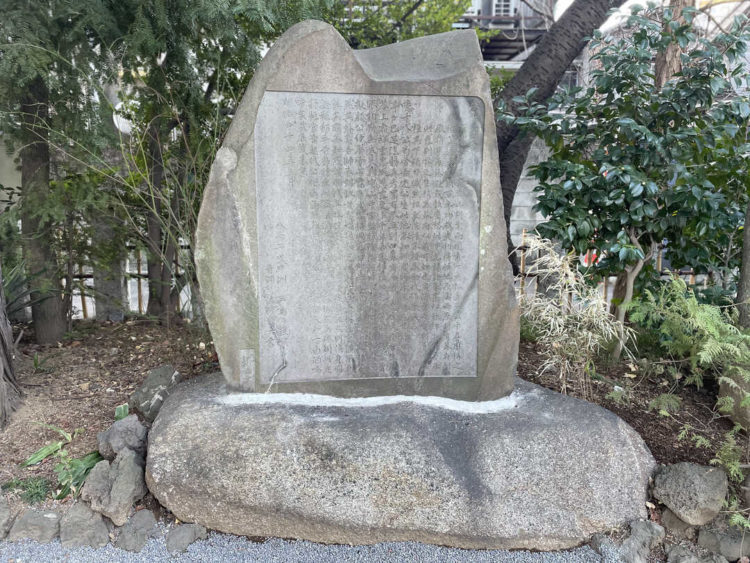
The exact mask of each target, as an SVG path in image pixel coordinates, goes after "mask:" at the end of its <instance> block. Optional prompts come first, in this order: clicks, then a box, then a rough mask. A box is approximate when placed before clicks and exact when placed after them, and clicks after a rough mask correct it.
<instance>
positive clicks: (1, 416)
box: [0, 267, 21, 430]
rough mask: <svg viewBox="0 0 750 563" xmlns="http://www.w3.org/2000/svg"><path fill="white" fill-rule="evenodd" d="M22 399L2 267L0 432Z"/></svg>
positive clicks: (0, 277) (0, 276)
mask: <svg viewBox="0 0 750 563" xmlns="http://www.w3.org/2000/svg"><path fill="white" fill-rule="evenodd" d="M20 399H21V389H20V388H19V387H18V383H17V381H16V374H15V371H14V370H13V332H12V331H11V328H10V323H9V322H8V317H7V316H6V314H5V292H4V291H3V272H2V268H1V267H0V430H1V429H2V428H4V427H5V425H6V424H7V423H8V419H9V418H10V414H11V413H12V412H13V411H14V410H15V408H16V407H17V406H18V402H19V400H20Z"/></svg>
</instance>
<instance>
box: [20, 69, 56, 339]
mask: <svg viewBox="0 0 750 563" xmlns="http://www.w3.org/2000/svg"><path fill="white" fill-rule="evenodd" d="M48 99H49V95H48V91H47V85H46V84H45V82H44V80H43V79H42V78H41V77H39V76H38V77H36V78H35V79H34V80H33V81H32V82H31V83H30V84H29V86H28V88H27V90H26V95H25V96H24V99H23V100H22V102H21V114H22V123H23V128H24V141H25V144H24V147H23V148H22V149H21V193H22V196H23V202H22V205H21V232H22V235H23V241H24V251H25V257H26V268H27V272H28V274H29V276H30V277H33V281H32V284H33V285H34V286H35V289H34V291H33V292H32V293H31V301H32V302H33V303H34V304H33V305H32V306H31V315H32V319H33V321H34V333H35V335H36V341H37V342H38V343H40V344H49V343H53V342H57V341H59V340H61V339H62V337H63V335H64V334H65V311H64V308H63V301H62V299H61V287H60V278H59V276H58V271H57V259H56V256H55V253H54V251H53V249H52V230H51V228H50V225H49V224H44V223H42V221H40V220H39V216H38V213H39V207H40V206H42V205H43V204H44V202H45V200H46V199H47V197H48V195H49V189H50V188H49V180H50V168H49V164H50V153H49V144H48V141H47V129H46V128H47V123H46V121H47V116H48V106H47V105H48Z"/></svg>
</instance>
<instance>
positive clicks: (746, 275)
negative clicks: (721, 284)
mask: <svg viewBox="0 0 750 563" xmlns="http://www.w3.org/2000/svg"><path fill="white" fill-rule="evenodd" d="M737 309H739V312H740V319H739V323H740V326H741V327H742V328H750V203H748V204H747V211H745V228H744V230H743V232H742V267H741V268H740V279H739V280H738V282H737Z"/></svg>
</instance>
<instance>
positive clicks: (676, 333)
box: [629, 278, 750, 387]
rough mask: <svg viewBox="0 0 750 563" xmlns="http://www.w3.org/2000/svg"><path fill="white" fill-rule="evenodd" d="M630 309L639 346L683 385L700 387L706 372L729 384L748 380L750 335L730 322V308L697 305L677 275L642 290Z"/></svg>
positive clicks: (706, 304) (693, 295)
mask: <svg viewBox="0 0 750 563" xmlns="http://www.w3.org/2000/svg"><path fill="white" fill-rule="evenodd" d="M629 312H630V320H631V321H632V322H633V323H635V324H636V325H637V334H638V344H639V349H640V350H641V351H644V350H647V351H649V352H650V353H651V354H653V355H656V356H658V357H659V358H661V359H663V360H665V362H664V363H668V364H671V367H673V368H675V369H676V370H677V372H678V373H679V375H683V376H685V383H688V384H694V385H696V386H698V387H701V386H702V385H703V379H704V377H705V376H709V377H715V378H717V379H718V381H720V382H723V383H728V384H729V385H733V386H736V382H734V381H733V380H732V378H737V377H739V378H742V379H743V380H745V381H750V370H749V368H750V335H748V334H745V333H743V332H742V331H741V330H740V329H738V328H737V327H736V326H735V325H734V324H733V318H732V313H733V309H732V308H730V307H719V306H716V305H711V304H708V303H701V302H700V301H698V299H697V298H696V296H695V293H694V292H693V291H692V290H691V289H689V288H688V287H687V285H686V284H685V282H684V281H683V280H681V279H680V278H673V279H671V280H670V281H668V282H666V283H663V284H662V285H661V287H660V288H659V289H658V291H657V292H654V291H651V290H645V291H644V292H643V295H642V297H640V298H639V299H635V300H634V301H633V303H632V305H631V306H630V307H629ZM677 372H675V371H674V370H673V373H677ZM678 378H679V376H678Z"/></svg>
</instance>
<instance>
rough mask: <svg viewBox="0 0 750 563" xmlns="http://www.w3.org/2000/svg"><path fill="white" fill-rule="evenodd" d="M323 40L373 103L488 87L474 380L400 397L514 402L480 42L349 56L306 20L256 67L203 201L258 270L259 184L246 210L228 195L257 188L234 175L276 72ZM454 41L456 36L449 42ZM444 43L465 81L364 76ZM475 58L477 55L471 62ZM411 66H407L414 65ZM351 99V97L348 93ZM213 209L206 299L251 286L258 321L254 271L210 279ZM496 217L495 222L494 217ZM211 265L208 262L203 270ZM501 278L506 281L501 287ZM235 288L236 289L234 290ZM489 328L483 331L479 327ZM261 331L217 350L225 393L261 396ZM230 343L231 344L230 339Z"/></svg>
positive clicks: (459, 37) (512, 348)
mask: <svg viewBox="0 0 750 563" xmlns="http://www.w3.org/2000/svg"><path fill="white" fill-rule="evenodd" d="M318 33H321V34H327V35H329V36H330V37H329V38H328V41H330V44H331V49H332V50H333V49H336V50H337V51H340V54H341V55H343V56H348V57H350V58H351V59H352V60H353V61H355V62H356V64H357V65H358V67H359V70H360V74H361V76H360V77H356V79H357V80H359V81H360V82H361V83H362V84H361V87H360V88H358V90H360V91H362V92H363V93H365V91H366V92H367V93H371V94H377V93H387V92H385V90H391V89H395V88H403V89H406V90H408V92H407V93H408V94H409V95H446V96H450V95H466V94H465V93H462V92H460V90H461V89H462V84H461V82H462V81H463V87H464V88H465V87H466V85H468V84H469V83H470V82H471V80H472V76H473V75H474V74H476V75H477V78H480V80H481V82H482V84H481V90H482V91H483V96H482V97H481V99H482V101H483V102H484V105H485V120H484V128H485V133H484V144H483V158H482V169H483V170H482V186H483V189H482V192H481V198H482V204H481V208H480V212H481V214H480V226H485V228H483V229H482V230H481V231H480V263H479V271H480V274H479V284H478V295H477V298H478V308H479V310H481V309H482V308H483V306H484V307H486V308H487V311H486V312H485V313H484V314H478V321H479V326H478V327H477V331H478V341H477V350H478V353H477V356H478V358H477V359H478V362H477V377H476V378H413V377H409V378H402V379H401V380H400V381H399V382H398V383H396V392H398V393H403V394H419V395H441V396H449V397H452V398H456V399H463V400H476V399H477V398H481V399H482V400H487V399H492V398H498V397H502V396H504V395H507V394H509V393H511V392H512V390H513V375H514V374H515V371H516V364H517V352H518V345H519V330H520V328H519V327H520V311H519V308H518V303H517V301H516V297H515V291H514V288H513V276H512V272H511V268H510V265H509V263H507V260H506V256H505V252H506V248H507V241H505V240H504V239H505V233H506V225H505V219H504V215H503V201H502V198H500V195H499V194H500V186H499V176H500V171H499V157H498V153H497V146H496V143H495V135H493V134H491V129H490V128H494V124H495V121H494V113H493V106H492V101H491V98H490V96H489V77H488V76H487V73H486V71H485V69H484V65H483V62H482V57H481V50H480V49H479V42H478V39H477V37H476V34H475V33H474V32H473V31H452V32H447V33H443V34H437V35H434V36H429V37H428V38H419V39H414V40H410V41H405V42H402V43H399V44H395V45H389V46H385V47H379V48H375V49H369V50H364V51H354V50H352V49H351V48H349V46H348V44H346V42H345V41H344V39H343V38H342V37H341V35H339V33H338V32H337V31H336V30H335V29H334V28H333V27H332V26H330V25H328V24H326V23H323V22H320V21H315V20H308V21H304V22H301V23H299V24H296V25H295V26H293V27H291V28H290V29H289V30H288V31H287V32H286V33H285V34H284V35H282V37H281V38H279V40H278V41H277V42H276V43H275V44H274V45H273V46H272V48H271V49H270V50H269V52H268V53H267V54H266V57H265V58H264V59H263V61H262V62H261V64H260V65H259V66H258V69H257V70H256V72H255V75H254V76H253V79H252V80H251V82H250V84H249V85H248V88H247V90H246V91H245V94H244V96H243V99H242V102H241V103H240V105H239V107H238V110H237V114H236V115H235V117H234V119H233V121H232V124H231V126H230V128H229V131H228V132H227V136H226V138H225V141H224V143H223V145H222V147H223V148H222V150H223V149H224V148H227V151H230V152H224V153H222V155H221V158H220V160H219V162H218V163H217V164H216V165H215V167H216V170H214V168H213V167H212V170H211V175H210V180H209V183H208V185H207V187H206V191H205V194H204V201H205V200H212V201H213V205H212V206H210V208H211V210H213V211H216V210H217V209H221V208H223V209H224V213H225V214H228V216H230V217H234V218H235V219H236V221H237V223H238V224H239V225H240V228H239V231H240V232H241V233H242V234H243V237H242V240H241V241H239V246H241V247H242V248H243V250H244V251H245V255H246V256H250V257H252V259H253V260H254V261H256V262H257V257H258V248H257V231H255V230H254V231H253V232H249V229H248V228H247V226H246V225H243V224H242V219H243V217H244V218H251V217H255V216H256V213H257V209H256V202H255V186H254V178H252V188H251V190H248V191H251V192H252V193H251V194H248V195H251V196H252V197H244V200H245V201H239V200H238V197H240V198H242V196H243V194H242V193H239V192H235V191H233V190H232V189H231V188H230V185H237V184H241V185H245V184H248V185H250V180H251V179H250V178H244V180H245V182H242V181H239V182H238V181H237V179H236V178H234V177H236V176H237V175H238V174H241V173H242V171H240V170H239V166H238V165H237V162H238V159H239V158H242V159H243V160H245V161H246V164H244V166H243V167H244V168H245V169H248V170H251V169H254V160H253V159H254V149H253V142H254V129H253V127H252V126H253V125H254V123H255V119H256V117H257V112H258V108H259V106H260V103H261V100H262V98H263V95H264V93H265V91H266V90H268V89H271V90H272V89H274V88H273V81H274V79H275V78H276V77H277V75H278V72H277V70H278V69H279V68H281V67H282V66H283V64H284V59H285V57H286V55H287V54H288V52H290V51H294V49H295V48H296V47H297V43H298V42H300V41H302V40H304V39H305V38H307V37H308V36H310V35H313V34H318ZM448 36H450V39H449V38H448ZM446 40H448V41H449V42H450V46H451V50H448V51H447V52H448V53H452V52H454V51H455V52H458V53H459V61H461V62H462V63H464V64H466V63H467V62H468V61H470V60H472V59H474V64H473V65H468V64H466V67H465V68H464V70H462V71H461V72H458V73H453V74H442V75H440V76H437V77H434V78H430V79H429V83H422V82H414V81H413V80H411V81H410V80H403V79H398V80H393V78H396V76H394V75H390V74H388V73H387V68H388V67H387V66H385V67H383V72H381V73H380V74H376V75H374V76H373V75H368V74H367V73H366V71H365V66H366V67H367V70H368V71H369V72H371V73H373V72H377V71H376V70H375V68H376V67H377V61H378V60H380V59H383V58H385V57H389V56H393V53H394V52H397V53H403V54H404V55H408V54H409V53H410V52H411V53H412V54H414V53H416V51H417V50H418V49H415V47H419V46H423V45H424V42H425V41H427V42H429V43H432V44H434V45H433V46H434V47H435V48H434V49H432V51H437V46H439V45H441V44H443V43H446V42H447V41H446ZM442 51H443V50H441V52H442ZM471 51H474V53H473V55H472V54H471ZM402 58H404V57H402ZM406 58H407V60H409V59H408V57H406ZM411 60H412V66H411V67H410V68H409V69H408V72H407V73H412V72H416V70H415V69H418V68H420V66H419V65H420V62H421V61H420V60H419V58H418V57H416V56H413V57H412V59H411ZM363 62H364V65H363ZM443 62H444V61H443ZM446 66H448V65H446ZM287 70H288V69H287ZM407 73H404V74H407ZM399 78H401V76H399ZM420 80H423V81H424V80H427V77H424V76H423V77H422V78H421V79H420ZM350 89H351V87H350V88H346V89H345V90H350ZM300 91H302V90H300ZM330 91H331V92H337V91H340V88H337V87H336V86H335V85H333V87H331V88H330ZM232 153H233V154H232ZM230 177H233V178H234V180H235V181H233V182H231V184H230ZM485 202H486V203H485ZM206 208H207V206H205V205H202V206H201V211H200V213H199V217H198V228H197V231H196V241H197V244H196V264H197V275H198V279H199V282H200V285H201V287H202V289H203V291H204V295H205V294H207V292H208V291H210V289H209V288H212V287H213V288H217V287H219V288H223V289H219V290H217V291H216V293H223V294H229V292H231V291H232V289H236V288H234V286H235V285H242V284H247V293H248V294H251V295H254V296H255V299H254V300H253V302H252V303H242V304H241V305H239V306H238V307H237V308H240V307H244V309H243V315H244V316H246V317H250V318H258V279H257V272H256V271H255V270H256V269H257V264H247V265H246V264H240V265H235V268H236V271H235V275H234V277H233V278H231V279H229V277H228V276H219V273H218V272H212V271H211V267H210V266H211V263H210V261H209V259H208V257H207V256H206V255H205V252H206V251H207V249H209V248H210V247H211V244H210V240H211V231H212V225H213V224H214V222H213V221H212V217H211V216H209V212H208V211H206ZM492 211H494V212H495V213H491V212H492ZM204 233H205V235H204ZM204 236H205V238H206V240H207V241H206V242H203V238H204ZM498 239H503V240H498ZM204 260H206V262H205V266H204ZM498 278H500V281H499V282H498ZM212 281H213V283H212ZM235 281H236V282H237V283H233V282H235ZM502 286H506V288H507V289H506V290H505V294H504V295H503V291H502V289H501V290H500V291H498V288H502ZM205 302H206V317H207V319H209V324H211V321H210V319H211V318H216V319H221V321H219V323H220V324H221V325H222V326H221V328H222V329H223V328H225V327H226V326H231V325H232V324H234V325H235V326H237V324H238V323H237V322H234V323H230V322H229V321H227V320H226V319H227V318H228V317H232V316H234V315H236V310H232V311H230V310H226V311H214V309H213V305H212V304H211V303H212V300H211V299H210V298H208V299H205ZM504 310H507V311H508V312H509V313H510V314H509V315H505V316H503V315H501V313H502V312H503V311H504ZM501 317H502V318H501ZM482 320H484V321H485V322H484V323H482ZM240 322H241V321H240ZM498 327H500V328H498ZM258 328H259V327H258V326H257V324H256V326H254V327H250V331H249V332H248V333H247V335H246V336H243V335H242V334H241V331H233V334H232V335H231V337H232V338H233V339H235V341H234V344H233V345H229V346H225V347H224V348H226V349H222V346H221V344H218V343H217V344H218V345H217V353H218V355H219V359H220V362H221V365H222V370H223V372H224V375H225V377H226V378H227V381H228V383H229V384H230V385H231V386H232V387H233V388H235V389H238V390H242V391H249V392H252V391H255V390H256V386H257V375H256V374H258V373H259V369H260V366H259V353H258V350H259V346H258ZM221 332H224V333H226V332H227V331H224V330H222V331H221ZM224 337H225V338H226V337H227V334H225V335H224ZM230 349H233V350H234V351H236V352H235V353H236V357H234V358H230V357H228V354H229V350H230ZM245 351H251V352H253V353H252V354H250V355H251V356H253V357H252V358H250V359H249V360H248V358H246V357H243V354H244V353H245ZM503 358H505V359H506V361H505V362H503V361H501V360H502V359H503ZM508 358H512V360H511V365H508V361H507V359H508ZM243 362H245V363H247V362H252V363H253V364H254V365H253V368H254V369H252V370H251V374H250V376H249V377H243V374H241V373H238V372H239V371H241V370H240V366H241V365H242V364H243ZM488 368H495V370H503V372H504V373H503V375H495V374H494V373H492V372H491V369H488ZM386 379H387V378H386ZM393 384H394V382H392V381H390V380H387V381H386V382H383V381H379V380H377V379H362V380H359V379H357V380H343V381H325V382H309V383H280V384H275V385H274V389H273V391H277V392H284V391H287V390H288V391H292V392H294V391H298V392H310V393H329V394H334V395H338V396H342V397H352V396H361V395H362V394H363V393H362V391H361V388H362V387H364V386H366V387H367V388H368V391H367V392H365V393H364V394H370V395H372V394H383V393H389V394H390V393H392V392H393V391H392V390H391V391H390V392H389V390H390V389H391V388H392V386H393ZM331 388H333V390H331ZM326 389H327V390H326ZM259 390H260V389H259Z"/></svg>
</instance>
